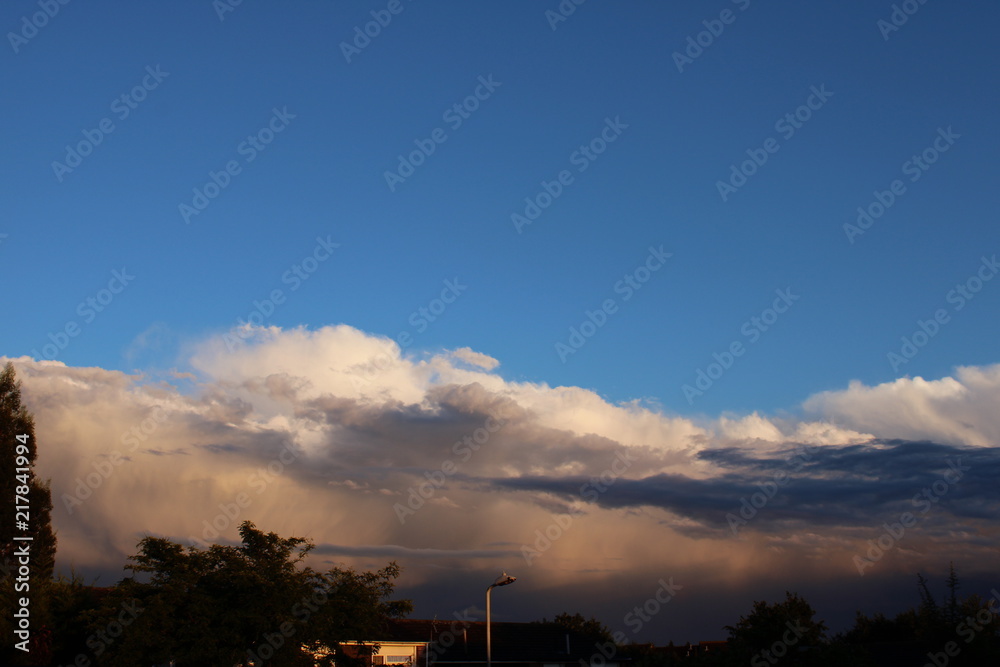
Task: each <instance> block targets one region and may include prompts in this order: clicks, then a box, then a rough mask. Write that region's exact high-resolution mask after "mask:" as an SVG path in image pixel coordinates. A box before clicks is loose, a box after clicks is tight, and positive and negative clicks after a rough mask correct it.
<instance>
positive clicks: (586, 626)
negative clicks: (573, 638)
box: [539, 612, 613, 644]
mask: <svg viewBox="0 0 1000 667" xmlns="http://www.w3.org/2000/svg"><path fill="white" fill-rule="evenodd" d="M539 622H540V623H547V624H551V625H555V626H558V627H560V628H562V629H564V630H569V631H570V632H577V633H579V634H581V635H584V636H586V637H588V638H590V639H593V641H594V643H595V644H602V643H604V642H612V643H613V639H612V637H611V630H609V629H608V627H607V626H606V625H604V624H603V623H601V622H600V621H599V620H597V619H596V618H594V617H591V618H590V619H589V620H588V619H587V618H585V617H584V616H583V615H582V614H579V613H576V614H573V615H570V614H569V613H567V612H563V613H561V614H558V615H556V617H555V618H553V619H552V620H551V621H549V620H548V619H545V618H543V619H542V620H541V621H539Z"/></svg>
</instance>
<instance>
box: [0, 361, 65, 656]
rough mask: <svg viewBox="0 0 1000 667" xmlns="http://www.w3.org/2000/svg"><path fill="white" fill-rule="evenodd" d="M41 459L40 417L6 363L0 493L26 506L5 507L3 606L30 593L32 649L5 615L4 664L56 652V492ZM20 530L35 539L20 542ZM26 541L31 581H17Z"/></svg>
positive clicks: (0, 560) (0, 375)
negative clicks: (52, 602)
mask: <svg viewBox="0 0 1000 667" xmlns="http://www.w3.org/2000/svg"><path fill="white" fill-rule="evenodd" d="M37 459H38V444H37V442H36V440H35V420H34V417H33V416H32V415H31V413H29V412H28V410H27V408H25V407H24V406H23V405H22V404H21V383H20V382H18V381H17V378H16V373H15V370H14V364H12V363H11V362H7V365H6V366H5V367H4V369H3V371H0V498H3V499H4V502H11V501H14V502H15V503H16V505H18V506H26V507H27V509H26V511H25V512H24V513H23V514H17V513H16V512H15V511H13V510H14V509H15V507H10V506H9V505H8V509H9V510H11V511H4V512H0V608H3V609H4V610H8V609H10V610H13V609H15V608H16V607H17V606H19V605H17V604H16V603H17V602H18V600H19V599H20V598H22V597H27V598H28V599H29V601H30V605H29V610H30V632H31V638H30V641H29V645H28V647H29V648H30V652H29V653H25V652H24V651H20V650H18V649H16V648H14V646H13V644H14V642H12V641H9V639H10V638H13V637H15V635H14V629H15V628H14V625H13V619H12V618H11V616H12V614H10V613H4V614H3V616H2V617H0V634H2V635H3V637H4V643H3V646H2V648H0V664H5V665H35V664H39V665H42V664H47V663H48V661H49V658H50V656H51V643H50V641H49V639H48V638H49V635H50V633H51V628H50V627H49V625H50V623H51V619H50V612H49V602H48V600H49V594H50V584H51V581H52V570H53V568H54V567H55V556H56V536H55V533H53V532H52V518H51V513H52V492H51V491H50V489H49V486H48V484H47V483H42V482H40V481H39V480H38V478H37V477H36V476H35V461H36V460H37ZM25 500H26V501H27V502H26V503H25V502H24V501H25ZM22 521H23V523H20V522H22ZM25 526H26V528H25ZM15 535H16V536H19V537H30V538H31V540H30V541H29V540H24V541H15V540H14V536H15ZM15 545H17V546H15ZM24 545H30V546H29V550H30V554H29V556H28V559H29V565H28V568H29V574H28V577H27V581H26V582H25V581H23V580H22V581H18V578H20V577H21V573H20V571H19V570H20V567H21V564H20V557H15V550H16V549H18V548H23V547H24ZM25 583H27V585H28V589H27V590H25V589H24V584H25Z"/></svg>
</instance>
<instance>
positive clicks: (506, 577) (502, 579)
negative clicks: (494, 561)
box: [493, 572, 517, 586]
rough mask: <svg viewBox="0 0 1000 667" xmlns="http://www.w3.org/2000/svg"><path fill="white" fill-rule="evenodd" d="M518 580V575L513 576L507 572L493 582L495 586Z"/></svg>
mask: <svg viewBox="0 0 1000 667" xmlns="http://www.w3.org/2000/svg"><path fill="white" fill-rule="evenodd" d="M515 581H517V577H512V576H510V575H509V574H507V573H506V572H503V573H501V574H500V576H499V577H497V580H496V581H494V582H493V585H494V586H506V585H507V584H512V583H514V582H515Z"/></svg>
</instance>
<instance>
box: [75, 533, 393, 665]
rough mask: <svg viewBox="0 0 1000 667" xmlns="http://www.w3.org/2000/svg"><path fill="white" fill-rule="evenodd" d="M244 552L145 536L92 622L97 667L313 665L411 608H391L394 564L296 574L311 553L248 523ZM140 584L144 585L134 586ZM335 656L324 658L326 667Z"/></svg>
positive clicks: (298, 541) (304, 544) (307, 546)
mask: <svg viewBox="0 0 1000 667" xmlns="http://www.w3.org/2000/svg"><path fill="white" fill-rule="evenodd" d="M239 532H240V537H241V539H242V545H241V546H238V547H236V546H226V545H218V544H214V545H211V546H210V547H209V548H207V549H199V548H197V547H194V546H189V547H184V546H182V545H180V544H177V543H175V542H171V541H170V540H168V539H165V538H159V537H146V538H144V539H142V540H141V541H140V542H139V544H138V553H137V554H136V555H134V556H131V557H130V558H129V560H130V561H131V562H132V564H131V565H129V566H128V567H127V569H129V570H131V571H132V573H133V576H132V577H127V578H125V579H124V580H122V581H121V582H120V583H119V584H118V585H117V586H115V588H114V590H113V591H112V593H111V594H110V595H109V596H108V597H107V598H105V599H104V601H103V603H102V606H101V609H100V611H99V612H98V613H97V614H96V615H94V617H93V618H92V620H91V623H90V630H91V633H92V635H91V636H92V637H96V640H95V641H90V640H88V643H87V645H88V647H89V648H90V649H91V650H92V651H93V654H94V656H95V657H96V658H97V659H98V661H99V664H106V665H139V664H151V663H156V664H158V663H164V662H167V661H169V660H174V661H176V664H178V665H206V666H215V665H227V666H228V665H234V664H251V663H252V662H253V663H254V664H267V665H273V666H285V665H308V666H309V667H312V665H313V664H314V661H313V658H312V657H311V652H310V651H308V650H306V649H305V648H304V647H309V648H310V649H314V650H315V649H319V648H321V647H329V648H332V649H334V651H336V650H337V649H339V648H340V644H341V643H342V642H345V641H348V640H350V639H365V638H370V637H375V636H377V633H378V632H379V630H380V629H381V625H382V624H383V623H384V622H385V620H386V619H387V618H390V617H399V616H403V615H405V614H406V613H408V612H409V611H410V609H411V605H410V603H409V601H406V600H389V599H388V598H389V597H390V596H391V595H392V592H393V588H394V585H393V579H395V578H396V577H398V576H399V573H400V569H399V567H398V566H397V565H396V564H395V563H390V564H389V565H388V566H387V567H385V568H383V569H381V570H379V571H377V572H363V573H357V572H354V571H353V570H349V569H347V570H345V569H339V568H334V569H331V570H329V571H328V572H325V573H320V572H317V571H315V570H313V569H311V568H309V567H307V566H304V565H303V560H304V559H305V557H306V556H307V555H308V554H309V552H310V551H311V550H312V549H313V544H312V543H311V542H310V541H308V540H306V539H305V538H301V537H291V538H283V537H280V536H278V535H276V534H275V533H265V532H263V531H260V530H258V529H257V528H256V526H254V524H253V523H251V522H249V521H245V522H243V523H242V524H241V525H240V529H239ZM140 579H141V580H140ZM333 659H334V658H333V657H330V658H329V659H327V663H328V664H333Z"/></svg>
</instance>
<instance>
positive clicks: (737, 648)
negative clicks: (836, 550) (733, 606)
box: [725, 592, 826, 665]
mask: <svg viewBox="0 0 1000 667" xmlns="http://www.w3.org/2000/svg"><path fill="white" fill-rule="evenodd" d="M815 615H816V611H815V610H814V609H813V608H812V606H811V605H810V604H809V603H808V602H806V601H805V600H804V599H803V598H801V597H799V596H798V594H796V593H790V592H786V593H785V600H784V601H783V602H776V603H773V604H768V603H767V602H765V601H763V600H761V601H757V602H754V604H753V608H752V609H751V611H750V613H749V614H748V615H746V616H741V617H740V620H739V621H738V622H737V623H736V625H734V626H733V625H727V626H725V627H726V630H728V631H729V639H728V642H729V649H730V650H729V654H730V655H729V656H727V660H729V661H733V662H742V663H745V662H746V661H751V662H752V661H754V660H756V661H757V662H759V663H760V664H772V665H773V664H782V665H794V664H804V663H802V662H800V661H799V660H800V657H801V655H802V653H803V652H804V650H806V649H809V648H814V647H817V646H820V645H822V644H825V643H826V625H825V624H824V623H823V622H822V621H815V620H813V616H815ZM809 664H818V663H816V662H815V661H814V659H812V658H811V659H810V661H809Z"/></svg>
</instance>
